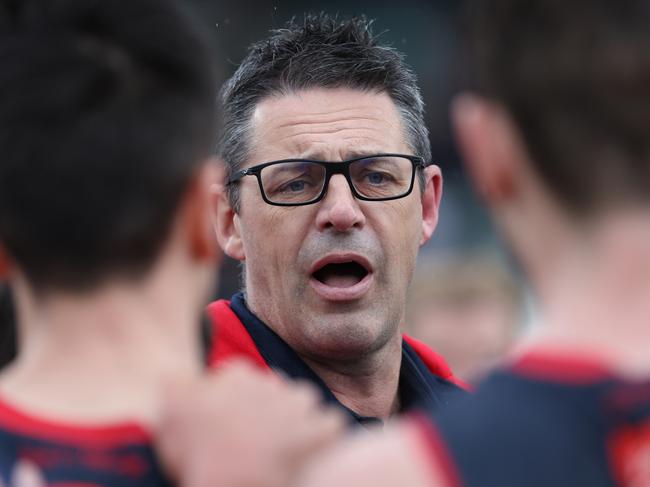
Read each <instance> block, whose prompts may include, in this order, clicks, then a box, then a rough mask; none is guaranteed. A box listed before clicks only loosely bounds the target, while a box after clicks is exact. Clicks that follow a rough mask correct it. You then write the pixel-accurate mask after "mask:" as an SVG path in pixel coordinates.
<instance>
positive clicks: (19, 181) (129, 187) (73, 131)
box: [0, 0, 216, 292]
mask: <svg viewBox="0 0 650 487" xmlns="http://www.w3.org/2000/svg"><path fill="white" fill-rule="evenodd" d="M2 10H4V11H2ZM0 39H1V40H0V65H1V66H2V69H0V92H1V93H2V97H0V126H2V130H0V242H1V243H2V245H3V246H4V247H5V249H6V251H7V252H8V253H9V255H10V256H11V258H12V259H13V260H14V261H15V262H17V265H18V266H19V268H20V269H21V271H23V273H24V274H25V276H26V277H27V279H28V280H29V281H30V284H31V285H32V286H33V287H34V289H35V290H37V291H38V292H40V291H43V290H50V289H53V288H57V289H65V290H72V291H82V290H86V289H89V288H93V287H95V286H97V285H98V284H99V283H100V282H101V281H102V280H103V279H105V278H106V277H109V276H113V275H120V276H121V277H128V278H137V277H138V276H141V275H143V274H144V273H145V272H146V271H147V270H148V269H149V268H150V266H151V265H152V264H153V262H154V261H155V258H156V257H157V255H158V253H159V251H160V249H161V247H162V244H163V243H164V242H165V240H166V239H167V237H168V233H169V231H170V229H171V221H172V219H173V216H174V213H175V211H176V209H177V206H178V204H179V202H180V198H181V197H182V195H183V193H184V191H185V189H186V187H187V185H188V183H189V182H190V180H191V178H192V175H193V174H194V173H196V172H197V170H198V165H199V163H201V162H204V161H205V160H206V158H207V157H208V156H209V155H210V153H211V152H212V151H213V150H214V140H213V139H214V138H215V132H216V128H215V118H216V108H215V107H216V81H215V75H214V72H213V71H214V70H213V69H212V68H211V65H212V63H213V58H212V56H211V53H210V52H209V47H208V42H207V41H206V38H205V37H204V33H202V31H201V29H199V28H198V27H197V26H196V25H195V24H194V22H193V20H191V19H190V17H188V13H187V12H186V11H185V10H181V9H180V7H178V6H177V5H176V4H175V3H172V2H171V1H167V0H129V1H128V2H124V1H120V0H22V1H18V2H9V1H5V2H4V3H2V4H0Z"/></svg>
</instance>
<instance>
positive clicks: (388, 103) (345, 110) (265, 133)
mask: <svg viewBox="0 0 650 487" xmlns="http://www.w3.org/2000/svg"><path fill="white" fill-rule="evenodd" d="M251 129H252V130H251V132H252V147H251V149H252V150H251V156H250V158H249V160H248V165H253V164H258V163H261V162H266V161H272V160H278V159H286V158H291V157H296V158H306V159H319V160H328V161H340V160H345V159H350V158H353V157H356V156H359V155H368V154H377V153H389V152H393V153H410V150H409V144H408V143H407V140H406V137H405V132H404V129H403V125H402V121H401V117H400V115H399V112H398V111H397V108H396V107H395V103H394V102H393V101H392V100H391V98H390V97H389V96H388V95H387V94H385V93H376V92H366V91H361V90H356V89H351V88H316V89H309V90H301V91H297V92H292V93H289V94H283V95H279V96H273V97H269V98H266V99H264V100H262V101H261V102H260V103H259V104H258V105H257V107H256V108H255V111H254V113H253V116H252V119H251Z"/></svg>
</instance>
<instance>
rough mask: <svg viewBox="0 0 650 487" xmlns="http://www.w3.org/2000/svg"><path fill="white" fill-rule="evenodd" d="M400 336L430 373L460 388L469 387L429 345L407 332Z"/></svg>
mask: <svg viewBox="0 0 650 487" xmlns="http://www.w3.org/2000/svg"><path fill="white" fill-rule="evenodd" d="M402 338H403V339H404V342H405V343H406V344H407V346H408V347H410V348H411V349H412V350H413V352H415V354H416V355H417V356H418V357H419V358H420V360H422V362H423V363H424V365H426V367H427V369H428V370H429V372H430V373H431V374H433V375H435V376H436V377H439V378H441V379H444V380H446V381H448V382H450V383H452V384H454V385H456V386H458V387H460V388H462V389H469V388H470V386H469V385H468V384H467V383H465V382H464V381H462V380H461V379H459V378H458V377H456V376H455V375H454V374H453V372H452V371H451V368H450V367H449V365H448V364H447V361H446V360H445V359H444V357H443V356H442V355H440V354H439V353H436V352H435V351H433V349H432V348H431V347H429V345H427V344H426V343H424V342H422V341H420V340H418V339H416V338H413V337H411V336H408V335H407V334H403V335H402Z"/></svg>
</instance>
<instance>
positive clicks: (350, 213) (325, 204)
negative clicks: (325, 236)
mask: <svg viewBox="0 0 650 487" xmlns="http://www.w3.org/2000/svg"><path fill="white" fill-rule="evenodd" d="M365 223H366V216H365V215H364V213H363V211H361V208H360V207H359V200H357V199H356V198H355V197H354V195H353V194H352V190H351V189H350V186H349V184H348V182H347V180H346V179H345V177H344V176H343V175H342V174H335V175H333V176H332V178H331V179H330V181H329V185H328V188H327V194H326V195H325V197H324V198H323V199H322V201H321V202H320V203H319V208H318V214H317V215H316V225H317V226H318V228H319V229H320V230H327V229H330V228H332V229H334V230H336V231H339V232H347V231H349V230H351V229H352V228H355V227H356V228H361V227H363V225H364V224H365Z"/></svg>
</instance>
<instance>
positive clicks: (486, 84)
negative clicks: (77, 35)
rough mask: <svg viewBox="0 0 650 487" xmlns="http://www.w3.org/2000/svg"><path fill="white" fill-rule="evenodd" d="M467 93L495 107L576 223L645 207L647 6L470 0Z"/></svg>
mask: <svg viewBox="0 0 650 487" xmlns="http://www.w3.org/2000/svg"><path fill="white" fill-rule="evenodd" d="M467 13H468V16H467V19H466V20H467V21H468V27H469V34H470V35H469V39H470V42H469V46H468V47H469V50H468V52H469V63H468V65H469V67H470V71H469V73H468V74H469V81H470V85H471V86H470V88H472V89H473V90H475V91H478V92H479V93H481V94H483V95H486V96H488V97H491V98H494V99H496V100H498V101H500V102H501V103H502V104H503V105H504V106H505V107H506V108H507V110H508V111H509V112H510V114H511V115H512V116H513V118H514V120H515V122H516V124H517V126H518V127H519V129H520V131H521V133H522V136H523V139H524V141H525V143H526V145H527V149H528V151H529V153H530V156H531V158H532V160H533V164H534V166H535V169H536V171H537V173H538V175H539V176H540V177H541V179H542V181H543V182H544V183H545V184H546V186H547V188H548V189H549V190H550V191H551V192H552V193H553V194H554V195H555V197H556V198H557V199H558V200H559V201H560V202H561V203H562V204H563V205H564V206H565V208H566V209H568V210H569V211H570V212H572V213H573V214H574V216H578V217H587V216H593V215H594V214H596V213H598V212H599V211H601V210H603V209H605V208H612V207H621V206H635V205H647V204H648V203H650V136H649V135H650V28H648V26H650V3H648V2H647V1H646V0H626V1H623V2H612V1H610V0H577V1H564V0H525V1H524V0H476V1H470V2H469V5H468V9H467Z"/></svg>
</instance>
